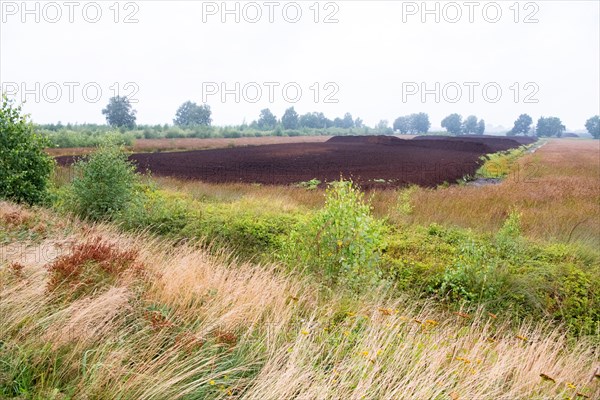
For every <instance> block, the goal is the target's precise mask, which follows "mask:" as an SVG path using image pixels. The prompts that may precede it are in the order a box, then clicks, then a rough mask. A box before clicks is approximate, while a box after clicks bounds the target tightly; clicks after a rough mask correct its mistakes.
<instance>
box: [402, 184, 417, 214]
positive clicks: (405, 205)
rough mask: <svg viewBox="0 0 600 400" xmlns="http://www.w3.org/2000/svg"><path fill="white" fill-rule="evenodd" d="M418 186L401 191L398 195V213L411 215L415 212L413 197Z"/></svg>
mask: <svg viewBox="0 0 600 400" xmlns="http://www.w3.org/2000/svg"><path fill="white" fill-rule="evenodd" d="M417 189H418V186H415V185H411V186H409V187H407V188H405V189H402V190H401V191H400V194H399V195H398V207H397V209H398V212H400V214H402V215H410V214H412V212H413V208H414V206H413V205H412V204H411V201H410V200H411V197H412V195H413V194H414V193H415V192H416V191H417Z"/></svg>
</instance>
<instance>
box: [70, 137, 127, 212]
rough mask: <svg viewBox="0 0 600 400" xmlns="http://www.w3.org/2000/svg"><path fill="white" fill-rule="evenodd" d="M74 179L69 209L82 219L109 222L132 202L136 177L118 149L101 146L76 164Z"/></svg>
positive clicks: (112, 146)
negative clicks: (70, 207) (107, 220)
mask: <svg viewBox="0 0 600 400" xmlns="http://www.w3.org/2000/svg"><path fill="white" fill-rule="evenodd" d="M75 176H76V177H75V179H74V180H73V183H72V186H71V194H72V196H71V201H72V204H71V206H72V207H73V210H74V211H75V213H76V214H78V215H80V216H81V217H84V218H89V219H91V220H105V219H112V218H113V217H114V216H115V214H116V213H118V212H120V211H122V210H123V209H124V208H125V207H126V206H127V205H128V204H129V203H130V202H131V201H132V200H133V199H134V196H135V193H136V184H137V181H138V177H137V174H136V172H135V167H134V166H133V165H132V164H131V163H130V162H129V161H128V160H127V155H125V153H124V152H123V149H122V147H120V146H116V145H114V144H112V143H105V144H102V145H101V146H100V147H99V148H98V150H96V152H94V153H93V154H92V155H90V156H89V157H87V159H85V160H81V161H79V162H77V163H76V164H75Z"/></svg>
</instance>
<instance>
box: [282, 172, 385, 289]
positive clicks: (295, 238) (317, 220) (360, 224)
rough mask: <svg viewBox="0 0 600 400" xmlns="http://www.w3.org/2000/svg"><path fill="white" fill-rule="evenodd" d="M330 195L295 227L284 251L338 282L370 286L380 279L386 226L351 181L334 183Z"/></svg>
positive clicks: (294, 260) (290, 261)
mask: <svg viewBox="0 0 600 400" xmlns="http://www.w3.org/2000/svg"><path fill="white" fill-rule="evenodd" d="M326 196H327V199H326V203H325V207H324V208H323V209H322V210H320V211H317V212H316V213H315V214H314V215H311V216H310V217H308V218H307V219H306V220H305V221H302V222H301V223H299V224H298V225H297V226H296V227H295V229H294V230H293V231H292V232H291V234H290V235H289V237H288V238H287V240H286V241H285V243H284V246H283V249H282V251H281V253H280V256H281V258H282V260H283V261H284V262H285V263H287V264H288V265H290V266H294V267H306V268H308V269H309V270H310V271H312V272H314V273H316V274H317V275H320V276H323V277H324V278H325V279H326V280H327V281H329V282H331V283H333V284H341V285H345V286H347V287H349V288H350V289H353V290H358V289H359V288H363V289H364V287H365V285H367V286H368V285H370V284H374V283H376V282H377V281H378V279H379V270H378V264H379V259H380V254H381V249H382V247H383V239H384V226H383V224H382V223H381V221H378V220H376V219H375V218H373V217H372V216H371V206H370V204H369V203H368V202H367V201H365V200H364V194H363V193H361V192H360V190H359V189H358V188H356V187H355V186H354V184H353V183H352V182H351V181H343V180H340V181H339V182H334V183H332V184H331V185H330V187H329V188H328V189H327V194H326Z"/></svg>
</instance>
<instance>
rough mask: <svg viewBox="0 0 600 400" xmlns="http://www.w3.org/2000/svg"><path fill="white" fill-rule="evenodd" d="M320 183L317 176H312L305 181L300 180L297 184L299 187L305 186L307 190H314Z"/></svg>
mask: <svg viewBox="0 0 600 400" xmlns="http://www.w3.org/2000/svg"><path fill="white" fill-rule="evenodd" d="M320 184H321V181H320V180H318V179H317V178H313V179H311V180H310V181H307V182H300V183H299V184H298V185H297V186H298V187H301V188H305V189H307V190H315V189H316V188H318V187H319V185H320Z"/></svg>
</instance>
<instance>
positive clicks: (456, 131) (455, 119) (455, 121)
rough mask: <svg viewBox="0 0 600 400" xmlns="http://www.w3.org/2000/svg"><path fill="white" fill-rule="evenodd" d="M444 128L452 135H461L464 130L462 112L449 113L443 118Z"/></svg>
mask: <svg viewBox="0 0 600 400" xmlns="http://www.w3.org/2000/svg"><path fill="white" fill-rule="evenodd" d="M442 128H445V129H446V130H447V131H448V133H450V134H452V135H460V134H461V133H462V131H463V125H462V116H461V115H460V114H450V115H448V116H447V117H446V118H444V119H443V120H442Z"/></svg>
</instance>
